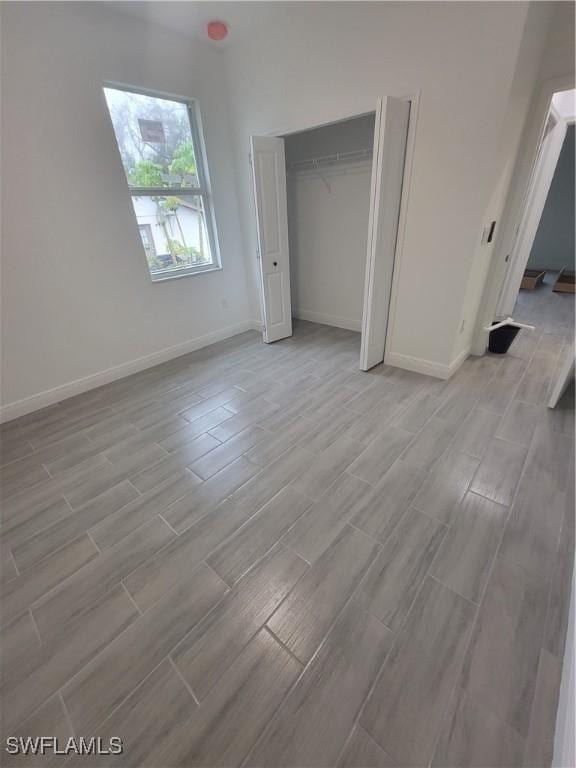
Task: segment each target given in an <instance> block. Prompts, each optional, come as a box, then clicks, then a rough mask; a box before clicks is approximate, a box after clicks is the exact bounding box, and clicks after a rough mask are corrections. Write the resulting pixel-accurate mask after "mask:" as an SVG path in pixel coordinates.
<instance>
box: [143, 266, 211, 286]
mask: <svg viewBox="0 0 576 768" xmlns="http://www.w3.org/2000/svg"><path fill="white" fill-rule="evenodd" d="M221 271H222V267H220V266H210V267H206V269H196V270H194V271H193V272H182V273H180V274H176V275H164V276H162V277H153V276H152V275H150V280H151V282H153V283H167V282H169V281H171V280H181V279H182V278H183V277H196V276H197V275H205V274H207V273H208V272H221Z"/></svg>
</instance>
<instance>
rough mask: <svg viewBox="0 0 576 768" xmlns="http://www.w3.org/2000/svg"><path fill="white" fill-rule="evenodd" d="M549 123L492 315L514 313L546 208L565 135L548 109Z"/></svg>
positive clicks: (561, 123) (560, 120)
mask: <svg viewBox="0 0 576 768" xmlns="http://www.w3.org/2000/svg"><path fill="white" fill-rule="evenodd" d="M548 119H549V124H548V126H547V128H546V131H547V132H546V134H545V136H544V138H543V139H542V143H541V145H540V149H539V150H538V158H537V160H536V165H535V167H534V171H533V175H532V179H531V181H530V186H529V190H528V193H527V196H526V202H525V207H524V211H523V213H522V218H521V220H520V226H519V227H518V232H517V235H516V240H515V242H514V246H513V248H512V252H511V254H510V261H509V265H508V272H507V274H506V278H505V279H504V284H503V286H502V291H501V293H500V299H499V301H498V307H497V310H496V314H497V316H498V317H505V316H508V315H511V314H512V313H513V312H514V306H515V304H516V299H517V298H518V291H519V290H520V283H521V282H522V277H523V276H524V270H525V269H526V265H527V264H528V259H529V258H530V251H531V250H532V246H533V245H534V240H535V239H536V233H537V231H538V226H539V225H540V219H541V218H542V213H543V211H544V206H545V205H546V199H547V197H548V192H549V191H550V187H551V185H552V179H553V178H554V173H555V172H556V166H557V164H558V158H559V157H560V152H561V151H562V144H563V143H564V138H565V136H566V128H567V123H566V120H564V119H563V118H562V117H561V116H560V115H559V114H558V113H557V112H556V110H555V109H554V107H550V116H549V118H548Z"/></svg>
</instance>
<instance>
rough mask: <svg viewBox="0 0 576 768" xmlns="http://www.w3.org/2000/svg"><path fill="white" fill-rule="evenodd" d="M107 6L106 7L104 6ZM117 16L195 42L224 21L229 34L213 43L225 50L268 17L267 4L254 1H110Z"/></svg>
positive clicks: (202, 38) (205, 39) (204, 37)
mask: <svg viewBox="0 0 576 768" xmlns="http://www.w3.org/2000/svg"><path fill="white" fill-rule="evenodd" d="M103 5H104V4H103ZM105 5H106V6H107V7H108V8H112V9H113V10H115V11H117V12H118V13H122V14H123V15H125V16H130V17H132V18H138V19H140V20H142V21H146V22H148V23H149V24H157V25H159V26H162V27H164V28H166V29H168V30H171V31H173V32H175V33H177V34H178V35H183V36H185V37H188V38H190V39H192V40H204V41H205V42H212V41H210V40H209V39H208V35H207V33H206V25H207V24H208V22H209V21H213V20H217V21H224V22H225V23H226V24H227V25H228V31H229V35H228V38H226V40H224V41H222V42H220V43H212V45H214V46H215V47H218V48H220V47H225V46H226V45H228V44H230V43H231V42H233V41H234V40H237V39H239V38H240V37H243V36H244V35H247V34H250V33H251V32H252V31H253V30H254V28H255V27H257V26H258V25H259V22H260V21H261V20H262V19H263V17H264V16H267V15H268V14H267V11H266V6H267V5H268V3H260V2H256V3H251V2H247V3H245V2H222V3H220V2H193V1H192V0H182V1H181V2H173V1H172V0H167V1H166V2H161V1H157V2H140V1H139V0H134V1H132V0H125V1H124V2H116V1H115V2H108V3H106V4H105Z"/></svg>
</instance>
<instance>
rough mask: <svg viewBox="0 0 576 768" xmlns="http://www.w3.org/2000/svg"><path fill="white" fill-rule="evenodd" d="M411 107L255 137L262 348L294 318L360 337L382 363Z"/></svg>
mask: <svg viewBox="0 0 576 768" xmlns="http://www.w3.org/2000/svg"><path fill="white" fill-rule="evenodd" d="M410 106H411V102H410V100H408V99H397V98H390V97H388V98H384V99H381V100H379V102H378V104H377V107H376V110H375V111H374V112H370V113H364V114H361V115H357V116H354V117H351V118H347V119H344V120H341V121H337V122H333V123H330V124H328V125H322V126H314V127H312V128H308V129H306V130H302V131H297V132H292V133H290V134H283V135H277V136H274V137H271V136H253V137H252V139H251V150H252V151H251V159H252V170H253V183H254V197H255V207H256V223H257V232H258V250H259V253H258V256H259V264H260V283H261V299H262V307H263V318H264V324H263V326H264V327H263V334H264V341H266V342H268V343H269V342H273V341H276V340H279V339H282V338H286V337H288V336H290V335H291V334H292V317H293V316H294V317H298V318H301V319H305V320H306V319H307V320H312V321H314V322H320V323H323V324H326V325H334V326H337V327H340V328H347V329H349V330H354V331H360V333H361V352H360V360H359V367H360V368H361V369H362V370H369V369H370V368H372V367H374V366H375V365H377V364H378V363H380V362H382V361H383V359H384V351H385V344H386V334H387V325H388V315H389V308H390V303H391V295H392V282H393V280H392V279H393V271H394V263H395V259H396V251H397V248H396V243H397V234H398V228H399V219H400V213H401V204H402V197H403V188H404V175H405V166H406V163H405V159H406V146H407V140H408V129H409V116H410Z"/></svg>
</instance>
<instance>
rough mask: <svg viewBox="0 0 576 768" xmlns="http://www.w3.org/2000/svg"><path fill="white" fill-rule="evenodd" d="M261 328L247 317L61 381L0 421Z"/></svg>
mask: <svg viewBox="0 0 576 768" xmlns="http://www.w3.org/2000/svg"><path fill="white" fill-rule="evenodd" d="M260 329H261V324H260V323H259V322H256V321H254V320H245V321H244V322H242V323H237V324H236V325H229V326H227V327H226V328H222V329H220V330H218V331H214V332H212V333H207V334H205V335H204V336H198V337H196V338H195V339H189V340H188V341H185V342H183V343H182V344H175V345H174V346H171V347H166V348H165V349H161V350H159V351H158V352H153V353H152V354H151V355H146V356H145V357H139V358H137V359H136V360H130V361H128V362H127V363H121V364H120V365H116V366H114V367H113V368H107V369H106V370H104V371H98V372H97V373H93V374H90V376H84V377H83V378H81V379H76V380H75V381H70V382H68V383H67V384H60V385H59V386H58V387H54V388H53V389H46V390H44V391H43V392H38V394H36V395H31V396H30V397H25V398H23V399H22V400H16V401H14V402H13V403H7V404H6V405H3V406H2V407H1V408H0V423H3V422H5V421H10V420H11V419H17V418H18V417H19V416H25V415H26V414H27V413H32V412H33V411H38V410H40V408H46V406H48V405H54V404H55V403H59V402H60V401H61V400H66V398H68V397H73V396H74V395H80V394H82V393H83V392H88V391H89V390H90V389H95V388H96V387H100V386H102V385H103V384H109V383H110V382H111V381H116V380H117V379H123V378H125V377H126V376H130V375H131V374H132V373H138V372H139V371H144V370H145V369H146V368H152V367H153V366H155V365H158V364H159V363H165V362H167V361H168V360H173V359H174V358H176V357H181V356H182V355H186V354H188V353H189V352H194V351H196V350H197V349H202V347H208V346H209V345H210V344H215V343H216V342H217V341H224V339H229V338H231V337H232V336H237V335H238V334H239V333H244V332H245V331H251V330H260Z"/></svg>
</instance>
